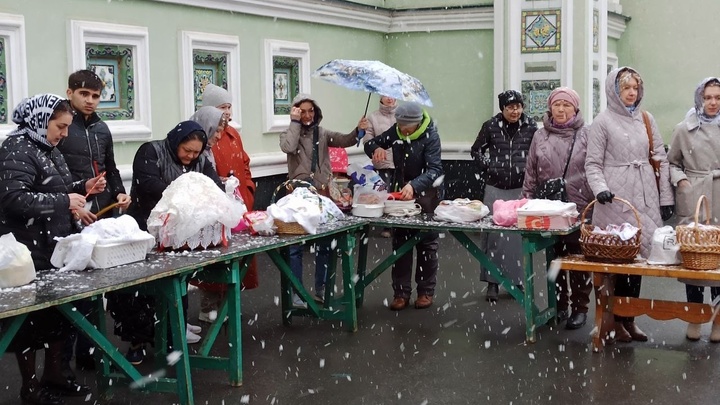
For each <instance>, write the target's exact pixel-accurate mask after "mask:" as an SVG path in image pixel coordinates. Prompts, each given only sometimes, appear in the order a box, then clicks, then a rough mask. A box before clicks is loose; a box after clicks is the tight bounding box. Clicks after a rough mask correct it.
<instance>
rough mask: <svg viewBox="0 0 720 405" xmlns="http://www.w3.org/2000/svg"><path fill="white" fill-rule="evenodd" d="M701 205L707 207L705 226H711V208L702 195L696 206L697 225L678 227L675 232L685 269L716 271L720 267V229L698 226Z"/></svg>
mask: <svg viewBox="0 0 720 405" xmlns="http://www.w3.org/2000/svg"><path fill="white" fill-rule="evenodd" d="M703 203H704V204H703ZM701 205H705V225H708V224H710V206H709V205H708V203H707V198H706V197H705V196H704V195H701V196H700V198H699V199H698V202H697V205H696V206H695V225H693V226H689V225H678V226H677V227H675V232H676V233H677V240H678V243H680V255H682V259H683V267H685V268H687V269H691V270H715V269H717V268H718V267H720V227H716V226H708V227H703V228H700V227H699V226H698V224H699V223H700V206H701Z"/></svg>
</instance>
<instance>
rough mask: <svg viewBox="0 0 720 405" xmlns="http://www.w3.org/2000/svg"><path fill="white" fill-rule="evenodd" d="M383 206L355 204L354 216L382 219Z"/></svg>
mask: <svg viewBox="0 0 720 405" xmlns="http://www.w3.org/2000/svg"><path fill="white" fill-rule="evenodd" d="M384 208H385V206H384V205H383V204H353V208H352V214H353V215H354V216H356V217H363V218H380V217H381V216H383V209H384Z"/></svg>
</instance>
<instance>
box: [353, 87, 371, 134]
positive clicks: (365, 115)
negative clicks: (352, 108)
mask: <svg viewBox="0 0 720 405" xmlns="http://www.w3.org/2000/svg"><path fill="white" fill-rule="evenodd" d="M371 96H372V93H368V99H367V103H365V113H364V114H363V117H367V110H368V107H370V97H371ZM364 136H365V130H364V129H358V141H357V145H355V146H360V141H361V140H362V139H363V137H364Z"/></svg>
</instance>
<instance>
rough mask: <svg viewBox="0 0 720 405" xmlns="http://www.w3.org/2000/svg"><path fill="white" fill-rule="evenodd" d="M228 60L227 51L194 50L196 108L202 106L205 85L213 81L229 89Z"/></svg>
mask: <svg viewBox="0 0 720 405" xmlns="http://www.w3.org/2000/svg"><path fill="white" fill-rule="evenodd" d="M227 61H228V54H227V53H225V52H210V51H204V50H201V49H195V50H193V96H194V100H195V110H197V109H198V108H200V107H202V94H203V91H205V86H207V84H208V83H212V84H214V85H216V86H220V87H222V88H224V89H226V90H227V88H228V83H227V77H228V72H227Z"/></svg>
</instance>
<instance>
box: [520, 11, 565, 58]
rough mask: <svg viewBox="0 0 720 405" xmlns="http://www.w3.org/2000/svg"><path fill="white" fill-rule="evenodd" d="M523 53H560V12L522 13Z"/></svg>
mask: <svg viewBox="0 0 720 405" xmlns="http://www.w3.org/2000/svg"><path fill="white" fill-rule="evenodd" d="M522 22H523V23H522V29H523V32H522V36H521V41H522V43H521V48H520V50H521V52H523V53H531V52H560V10H559V9H556V10H534V11H523V12H522Z"/></svg>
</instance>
